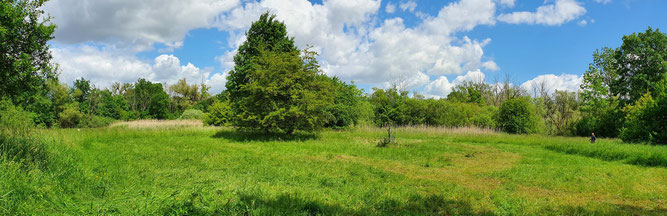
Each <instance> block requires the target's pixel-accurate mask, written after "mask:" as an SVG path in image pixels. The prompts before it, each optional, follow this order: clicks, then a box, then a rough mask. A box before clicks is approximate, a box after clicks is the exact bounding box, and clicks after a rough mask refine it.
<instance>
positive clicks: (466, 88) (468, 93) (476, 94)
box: [447, 80, 491, 104]
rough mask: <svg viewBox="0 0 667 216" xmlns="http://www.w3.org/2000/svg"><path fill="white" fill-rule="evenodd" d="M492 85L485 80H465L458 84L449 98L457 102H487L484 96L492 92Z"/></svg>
mask: <svg viewBox="0 0 667 216" xmlns="http://www.w3.org/2000/svg"><path fill="white" fill-rule="evenodd" d="M490 89H491V86H490V85H489V84H487V83H485V82H484V81H483V80H479V81H477V82H473V81H465V82H463V83H461V84H459V85H456V86H455V87H454V89H453V91H452V92H451V93H449V95H447V99H448V100H451V101H456V102H466V103H477V104H485V101H484V97H485V96H487V95H488V94H490Z"/></svg>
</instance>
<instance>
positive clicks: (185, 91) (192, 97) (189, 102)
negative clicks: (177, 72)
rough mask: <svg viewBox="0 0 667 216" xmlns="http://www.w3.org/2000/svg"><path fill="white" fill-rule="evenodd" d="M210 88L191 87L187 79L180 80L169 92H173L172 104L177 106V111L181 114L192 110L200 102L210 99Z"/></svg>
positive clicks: (202, 86) (195, 85)
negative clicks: (186, 110)
mask: <svg viewBox="0 0 667 216" xmlns="http://www.w3.org/2000/svg"><path fill="white" fill-rule="evenodd" d="M209 89H210V87H209V86H207V85H205V84H201V85H197V84H192V85H189V84H188V83H187V81H186V79H185V78H183V79H180V80H178V82H177V83H176V84H174V85H171V86H169V91H170V92H173V96H172V97H171V100H172V103H174V105H175V106H176V107H175V108H176V111H177V112H181V111H183V110H185V109H188V108H192V106H194V105H195V104H197V103H198V102H200V101H202V100H204V99H206V98H208V97H209V96H210V95H209V93H208V90H209Z"/></svg>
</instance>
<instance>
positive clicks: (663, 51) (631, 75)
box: [610, 27, 667, 103]
mask: <svg viewBox="0 0 667 216" xmlns="http://www.w3.org/2000/svg"><path fill="white" fill-rule="evenodd" d="M614 58H615V60H616V62H615V63H616V67H615V68H616V69H617V77H616V78H615V79H613V81H612V83H611V85H610V91H611V92H612V93H613V94H614V95H617V96H620V97H621V99H622V100H623V101H626V102H627V103H633V102H635V101H637V100H639V99H640V98H641V97H642V96H643V95H644V94H645V93H646V92H647V91H650V92H653V95H652V96H653V97H655V94H656V93H658V92H657V91H656V84H657V83H658V82H660V81H661V80H662V79H663V78H664V76H665V74H667V35H666V34H665V33H662V32H660V30H658V29H656V30H655V31H654V30H653V29H652V28H651V27H649V28H648V29H647V30H646V31H645V32H643V33H642V32H640V33H633V34H631V35H626V36H623V44H622V45H621V47H620V48H618V49H617V50H616V53H615V55H614Z"/></svg>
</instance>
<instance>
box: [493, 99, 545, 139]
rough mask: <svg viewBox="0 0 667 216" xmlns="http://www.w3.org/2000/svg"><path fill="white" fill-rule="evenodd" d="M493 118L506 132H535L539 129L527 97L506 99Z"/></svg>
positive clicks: (536, 118)
mask: <svg viewBox="0 0 667 216" xmlns="http://www.w3.org/2000/svg"><path fill="white" fill-rule="evenodd" d="M495 119H496V122H497V124H498V125H497V126H498V128H499V129H500V130H502V131H504V132H507V133H512V134H527V133H537V132H540V129H541V125H540V121H539V116H537V113H536V111H535V107H534V106H533V104H532V103H531V102H530V101H529V100H528V99H527V98H517V99H509V100H506V101H505V102H503V103H502V105H500V108H499V110H498V114H497V115H496V116H495Z"/></svg>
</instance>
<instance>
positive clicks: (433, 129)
mask: <svg viewBox="0 0 667 216" xmlns="http://www.w3.org/2000/svg"><path fill="white" fill-rule="evenodd" d="M357 128H358V129H360V130H368V131H379V130H382V131H384V130H386V128H379V127H375V126H369V125H364V126H358V127H357ZM392 130H394V131H396V132H399V133H413V132H416V133H427V134H496V133H499V131H498V130H495V129H493V128H478V127H442V126H425V125H412V126H398V127H394V128H393V129H392Z"/></svg>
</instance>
